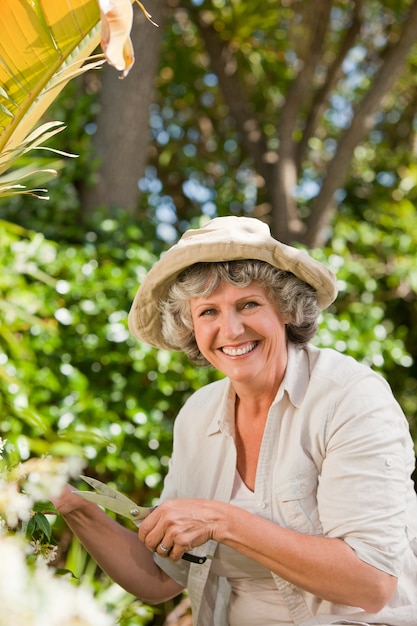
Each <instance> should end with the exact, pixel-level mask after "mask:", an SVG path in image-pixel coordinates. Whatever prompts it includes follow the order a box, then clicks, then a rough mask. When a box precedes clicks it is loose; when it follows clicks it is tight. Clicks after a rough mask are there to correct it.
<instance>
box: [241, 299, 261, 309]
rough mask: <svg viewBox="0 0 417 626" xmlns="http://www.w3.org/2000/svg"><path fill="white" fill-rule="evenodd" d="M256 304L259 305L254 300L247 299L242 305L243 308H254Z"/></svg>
mask: <svg viewBox="0 0 417 626" xmlns="http://www.w3.org/2000/svg"><path fill="white" fill-rule="evenodd" d="M258 306H259V304H258V302H254V301H253V300H249V302H245V304H244V305H243V308H244V309H255V308H256V307H258Z"/></svg>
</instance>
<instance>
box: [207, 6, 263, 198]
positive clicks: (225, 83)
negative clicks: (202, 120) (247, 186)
mask: <svg viewBox="0 0 417 626" xmlns="http://www.w3.org/2000/svg"><path fill="white" fill-rule="evenodd" d="M195 23H196V26H197V27H198V29H199V31H200V34H201V38H202V40H203V42H204V45H205V49H206V52H207V54H208V56H209V58H210V65H211V68H212V70H213V72H214V73H215V74H216V76H217V78H218V80H219V85H220V88H221V91H222V93H223V97H224V100H225V102H226V104H227V106H228V108H229V110H230V113H231V115H232V116H233V118H234V120H235V122H236V126H237V130H238V132H239V133H240V135H241V137H242V145H243V148H244V150H245V151H246V153H247V155H248V156H250V157H251V158H252V159H253V161H254V165H255V169H256V170H257V171H258V173H259V174H260V175H261V176H262V177H263V178H264V179H265V182H266V185H267V187H268V181H269V180H270V178H271V174H272V170H271V166H270V165H269V164H268V162H267V158H266V154H267V152H268V148H267V144H266V140H265V137H264V135H263V133H262V129H261V127H260V124H259V122H258V119H257V118H256V116H255V115H254V114H253V112H252V109H251V106H250V103H249V101H248V98H247V95H246V93H245V91H244V89H243V87H242V84H241V82H240V80H239V77H238V74H237V62H236V60H235V58H234V56H233V53H232V51H231V49H230V47H229V46H227V45H226V44H225V43H224V42H223V41H221V39H220V38H219V37H218V35H217V33H216V31H215V29H214V28H213V27H212V26H211V24H208V23H206V22H204V21H202V18H201V12H200V11H199V12H197V17H196V19H195Z"/></svg>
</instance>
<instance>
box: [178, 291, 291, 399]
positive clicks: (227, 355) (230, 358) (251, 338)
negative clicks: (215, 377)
mask: <svg viewBox="0 0 417 626" xmlns="http://www.w3.org/2000/svg"><path fill="white" fill-rule="evenodd" d="M190 306H191V317H192V321H193V324H194V331H195V337H196V341H197V345H198V347H199V349H200V351H201V353H202V354H203V355H204V356H205V357H206V359H207V360H208V361H209V362H210V363H211V364H212V365H213V366H214V367H216V368H217V369H218V370H220V371H221V372H223V373H224V374H225V375H226V376H228V377H229V378H230V379H231V380H232V381H233V382H235V383H242V384H247V385H255V386H256V385H257V384H261V385H262V386H265V384H266V385H272V386H274V387H276V388H277V387H278V385H279V383H280V382H281V380H282V377H283V375H284V372H285V368H286V364H287V347H286V335H285V320H284V319H283V318H282V317H281V315H280V313H279V311H278V308H277V306H276V305H275V304H273V303H272V302H271V301H270V300H269V299H268V297H267V293H266V291H265V289H264V288H263V287H262V286H261V285H260V284H259V283H257V282H252V283H251V284H250V285H248V286H247V287H243V288H241V287H235V286H233V285H230V284H228V283H225V282H222V283H221V284H220V286H219V287H218V288H217V289H216V290H215V291H214V292H213V293H212V294H211V295H210V296H204V297H196V298H192V300H191V301H190Z"/></svg>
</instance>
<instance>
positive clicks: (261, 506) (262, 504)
mask: <svg viewBox="0 0 417 626" xmlns="http://www.w3.org/2000/svg"><path fill="white" fill-rule="evenodd" d="M267 506H268V504H267V502H260V503H259V508H260V509H266V507H267Z"/></svg>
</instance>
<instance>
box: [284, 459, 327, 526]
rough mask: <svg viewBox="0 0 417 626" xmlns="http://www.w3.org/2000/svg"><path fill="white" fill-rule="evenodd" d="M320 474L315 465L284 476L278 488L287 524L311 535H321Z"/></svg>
mask: <svg viewBox="0 0 417 626" xmlns="http://www.w3.org/2000/svg"><path fill="white" fill-rule="evenodd" d="M317 486H318V474H317V469H316V467H315V466H309V467H306V468H304V469H301V470H297V471H296V472H294V474H293V475H291V476H287V477H285V478H283V480H282V481H281V482H280V484H279V486H278V490H277V496H278V500H279V505H280V509H281V513H282V515H283V518H284V520H285V526H286V527H287V528H292V529H293V530H296V531H298V532H302V533H307V534H309V535H321V534H322V527H321V524H320V518H319V512H318V508H317Z"/></svg>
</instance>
